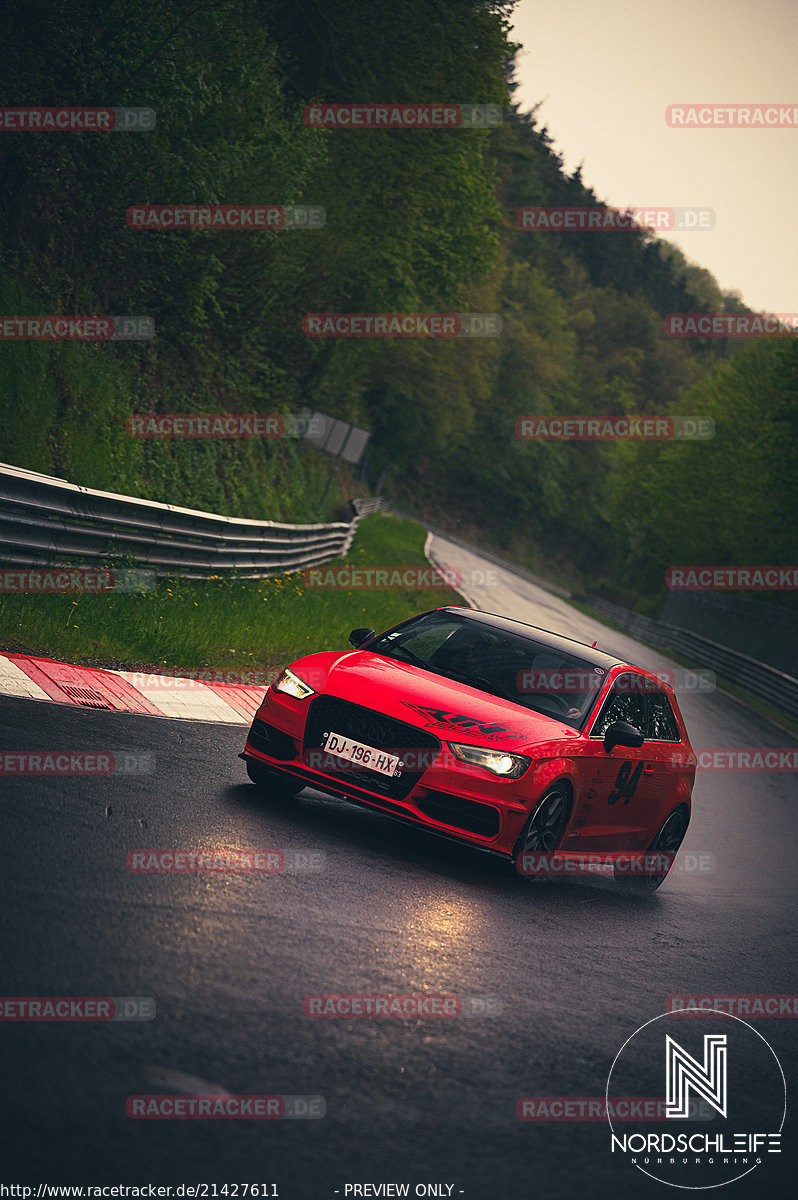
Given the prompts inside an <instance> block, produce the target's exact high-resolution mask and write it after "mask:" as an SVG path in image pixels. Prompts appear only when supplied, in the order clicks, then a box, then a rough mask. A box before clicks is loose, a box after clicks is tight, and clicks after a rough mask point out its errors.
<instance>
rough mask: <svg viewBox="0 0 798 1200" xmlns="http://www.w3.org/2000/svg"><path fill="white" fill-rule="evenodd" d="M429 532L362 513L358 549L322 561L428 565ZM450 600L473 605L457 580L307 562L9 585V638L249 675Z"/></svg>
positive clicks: (99, 658)
mask: <svg viewBox="0 0 798 1200" xmlns="http://www.w3.org/2000/svg"><path fill="white" fill-rule="evenodd" d="M425 537H426V534H425V531H424V529H423V528H422V527H421V526H420V525H416V524H415V523H414V522H411V521H405V520H403V519H401V518H399V517H394V516H391V515H388V514H384V513H379V514H374V515H373V516H370V517H365V518H364V519H363V520H362V521H361V522H360V524H359V526H358V530H357V533H356V535H355V540H354V542H353V544H352V547H351V549H350V552H349V554H348V555H347V556H346V558H340V559H336V560H335V561H334V562H330V563H326V564H324V566H323V567H322V568H318V569H320V570H322V571H323V572H325V573H326V572H327V571H328V570H330V569H334V568H337V567H344V566H348V567H358V568H361V567H386V566H387V567H402V568H407V567H428V565H429V564H428V563H427V559H426V558H425V556H424V541H425ZM105 565H107V566H109V567H110V566H112V564H110V563H109V564H105ZM447 604H463V600H462V597H460V596H459V595H458V594H457V593H456V592H453V591H452V590H451V589H449V588H445V587H441V588H435V589H432V590H430V589H416V590H388V589H385V590H378V589H369V590H366V589H365V588H364V589H357V590H355V589H353V590H348V591H347V590H344V589H342V588H337V587H307V586H306V584H305V577H304V572H302V571H298V572H294V573H285V574H283V575H279V576H277V577H276V578H272V579H246V580H241V579H238V580H236V579H232V578H229V577H225V578H222V577H215V578H213V579H210V580H207V581H206V580H202V581H196V580H187V579H161V580H159V581H158V586H157V590H155V591H153V592H145V593H142V594H138V595H136V594H123V593H117V592H106V593H104V594H103V593H101V594H99V595H88V594H83V595H80V596H79V597H77V598H76V597H75V595H74V594H67V595H31V594H28V595H4V596H2V597H0V644H2V646H3V648H4V649H5V650H6V651H11V652H17V653H27V654H36V655H42V656H44V657H48V658H57V659H62V660H64V661H66V662H71V663H77V664H81V665H86V666H98V667H112V668H116V669H118V670H132V671H148V670H151V671H156V672H157V671H161V672H169V671H172V670H175V669H178V670H182V669H187V670H200V669H203V670H204V669H210V670H212V671H214V672H224V673H225V677H228V678H230V679H231V680H233V681H234V680H235V679H236V678H239V679H241V681H242V682H246V681H247V677H248V675H250V674H251V673H254V672H258V673H261V672H266V673H270V672H273V671H274V670H275V669H278V668H280V667H282V666H283V665H284V664H285V663H287V662H290V661H291V660H292V659H294V658H298V657H299V656H300V655H302V654H310V653H311V652H312V651H315V650H330V649H335V648H336V647H341V648H345V647H347V644H348V643H347V638H348V636H349V632H350V630H351V629H353V628H354V627H356V626H358V625H368V626H371V627H372V628H374V629H377V630H378V631H379V630H382V629H386V628H388V627H389V626H391V625H395V624H396V623H397V622H399V621H402V620H405V619H406V618H407V617H411V616H413V615H414V614H415V613H419V612H424V611H426V610H427V609H430V608H439V607H441V606H443V605H447ZM253 682H256V681H255V680H253Z"/></svg>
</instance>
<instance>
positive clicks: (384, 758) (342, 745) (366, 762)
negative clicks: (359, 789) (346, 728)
mask: <svg viewBox="0 0 798 1200" xmlns="http://www.w3.org/2000/svg"><path fill="white" fill-rule="evenodd" d="M322 746H323V747H324V749H325V750H328V751H329V752H330V753H331V754H335V755H336V757H337V758H343V759H345V760H346V761H347V762H351V763H352V764H353V766H356V767H368V769H369V770H370V771H378V772H379V774H380V775H401V774H402V765H403V764H402V760H401V758H398V757H397V756H396V755H395V754H388V752H387V751H386V750H377V749H375V747H374V746H366V745H364V744H363V742H356V741H354V739H353V738H349V737H344V735H343V734H342V733H325V735H324V739H323V741H322Z"/></svg>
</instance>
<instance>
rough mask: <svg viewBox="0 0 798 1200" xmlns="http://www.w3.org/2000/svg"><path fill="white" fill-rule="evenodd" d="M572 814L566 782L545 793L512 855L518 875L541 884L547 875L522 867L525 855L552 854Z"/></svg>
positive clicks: (530, 816) (533, 811)
mask: <svg viewBox="0 0 798 1200" xmlns="http://www.w3.org/2000/svg"><path fill="white" fill-rule="evenodd" d="M570 815H571V796H570V792H569V790H568V788H567V787H566V786H565V785H563V784H555V785H554V786H553V787H551V788H549V790H548V791H547V792H546V793H545V795H544V796H543V799H542V800H541V801H540V802H539V803H538V804H537V805H536V806H535V808H534V809H533V810H532V812H531V813H530V815H529V820H528V821H527V823H526V825H524V828H523V830H522V831H521V836H520V837H519V839H518V842H517V844H516V850H515V854H514V855H513V865H514V866H515V869H516V871H517V872H518V874H519V875H523V876H524V878H525V879H531V880H533V881H535V882H537V883H539V882H540V881H541V880H543V879H547V878H549V876H548V875H546V874H545V873H544V874H541V875H536V874H535V873H534V872H527V871H524V870H523V869H522V862H523V856H524V854H530V853H538V854H540V853H545V854H553V853H554V851H555V850H557V848H558V847H559V845H560V842H561V841H562V835H563V834H564V833H565V830H566V827H567V825H568V818H569V817H570Z"/></svg>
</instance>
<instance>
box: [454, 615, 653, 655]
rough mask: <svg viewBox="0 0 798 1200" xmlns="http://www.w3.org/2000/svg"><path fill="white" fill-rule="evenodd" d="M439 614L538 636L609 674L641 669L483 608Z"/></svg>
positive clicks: (540, 639)
mask: <svg viewBox="0 0 798 1200" xmlns="http://www.w3.org/2000/svg"><path fill="white" fill-rule="evenodd" d="M437 612H451V613H457V614H458V616H467V617H468V619H469V620H471V621H475V622H477V623H479V624H481V625H490V626H491V627H492V628H494V629H506V630H507V632H508V633H517V634H520V635H521V636H522V637H530V636H531V635H532V634H534V635H535V641H536V642H540V643H542V644H544V645H547V646H550V647H551V648H552V649H553V650H559V651H560V652H561V653H563V654H574V655H578V657H579V658H582V659H584V661H585V662H587V663H590V664H591V666H594V667H604V669H605V670H607V671H610V670H612V668H613V667H619V666H630V667H633V669H634V670H639V669H640V668H639V667H634V664H633V663H629V662H628V661H627V659H625V658H615V656H614V655H612V654H605V653H604V651H603V650H597V649H595V647H593V646H589V645H588V644H587V643H586V642H577V641H576V639H575V638H569V637H563V636H562V635H561V634H559V633H552V632H551V630H550V629H542V628H541V627H540V626H538V625H528V624H527V623H526V621H516V620H515V619H514V618H513V617H502V616H499V615H498V613H486V612H482V611H481V610H479V609H473V608H465V607H463V606H461V605H456V604H452V605H448V606H447V607H446V608H439V609H437Z"/></svg>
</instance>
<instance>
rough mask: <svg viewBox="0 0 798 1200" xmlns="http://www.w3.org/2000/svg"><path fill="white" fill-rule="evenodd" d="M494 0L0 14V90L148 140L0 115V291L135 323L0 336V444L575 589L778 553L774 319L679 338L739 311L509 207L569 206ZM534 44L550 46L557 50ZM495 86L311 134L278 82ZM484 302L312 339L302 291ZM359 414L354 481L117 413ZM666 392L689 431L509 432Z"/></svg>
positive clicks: (571, 192)
mask: <svg viewBox="0 0 798 1200" xmlns="http://www.w3.org/2000/svg"><path fill="white" fill-rule="evenodd" d="M512 8H513V5H512V4H511V3H498V2H492V0H439V2H438V3H436V4H435V5H434V6H430V5H429V4H426V3H422V2H421V0H403V3H402V4H401V5H394V4H390V5H389V4H381V3H364V2H362V0H339V2H338V3H336V4H335V5H334V6H326V5H324V4H321V3H318V2H317V0H290V2H289V0H208V2H205V3H203V2H200V3H198V4H196V5H186V6H185V7H183V8H180V9H178V10H177V11H176V12H169V11H168V10H167V9H166V8H165V7H164V6H163V5H162V4H158V3H154V2H151V0H143V2H142V3H141V4H138V5H136V6H132V7H131V6H129V5H125V4H122V3H119V2H114V0H112V2H110V3H108V4H107V5H104V6H102V8H100V9H98V7H97V5H96V4H93V3H91V2H89V0H68V2H67V0H47V3H42V2H39V0H25V2H24V3H22V2H19V3H14V2H10V3H7V4H6V5H5V13H6V19H5V21H4V27H5V28H4V41H5V44H4V49H3V63H2V71H1V73H0V106H6V107H11V106H22V105H47V104H68V105H73V106H84V105H85V106H97V105H114V106H125V105H126V106H135V107H149V108H152V109H154V110H155V112H156V115H157V120H156V124H155V127H154V129H150V130H148V131H137V132H124V131H114V132H109V133H88V132H87V133H81V134H60V133H52V134H50V133H39V134H34V133H11V132H6V133H4V134H3V135H2V142H1V143H0V153H2V173H3V181H4V185H5V186H4V189H3V196H2V201H0V203H1V204H2V220H1V221H0V296H1V297H2V300H1V307H2V311H3V313H5V314H37V313H38V314H54V313H63V314H92V313H104V314H136V315H146V316H148V317H150V318H152V319H153V320H154V322H155V329H156V336H155V338H153V339H152V340H149V341H140V342H68V343H53V342H44V341H34V342H16V343H11V342H4V343H2V344H1V345H0V457H2V459H3V460H4V461H6V462H10V463H12V464H15V465H18V466H23V467H28V468H32V469H35V470H42V471H46V472H49V473H54V474H57V475H60V476H63V477H65V478H68V479H69V480H71V481H72V482H75V483H79V484H83V485H86V486H92V487H99V488H107V489H112V490H116V491H123V492H129V493H131V494H137V495H141V496H145V497H148V498H151V499H155V500H160V501H165V502H170V503H176V504H183V505H188V506H194V507H201V508H207V509H213V510H215V511H223V512H227V513H229V514H231V515H240V516H251V517H266V518H273V519H278V520H288V521H294V520H295V521H305V520H317V519H329V518H330V517H333V516H336V515H340V510H341V508H342V505H343V502H344V500H346V499H348V498H350V497H351V496H353V495H356V494H361V495H362V494H365V493H366V492H367V491H368V489H369V487H373V486H374V485H375V484H376V482H377V480H378V479H383V480H384V481H385V482H384V490H385V494H386V495H387V496H388V497H390V498H392V499H393V500H394V501H395V502H396V503H397V504H399V505H401V506H402V507H404V508H407V509H410V510H412V511H414V512H416V513H418V514H423V515H425V516H427V517H428V518H429V519H430V520H432V521H434V522H436V523H438V524H440V525H442V526H444V527H446V528H449V529H450V530H451V531H452V532H457V531H466V532H468V533H469V534H470V535H471V536H473V537H475V538H476V539H477V540H479V541H481V542H482V543H483V544H484V545H485V546H487V547H492V548H495V549H499V550H500V551H503V552H504V553H507V554H511V555H513V556H515V557H516V558H518V559H519V560H522V561H524V562H525V563H526V564H527V565H533V566H538V568H539V569H546V570H549V571H550V572H552V573H553V574H554V575H556V576H557V577H559V578H562V579H565V580H566V581H570V582H571V583H572V584H573V585H574V586H576V587H577V588H578V589H580V590H584V591H588V590H593V591H595V590H601V591H603V592H604V593H605V594H606V595H608V596H611V597H613V598H616V599H619V600H620V601H621V602H623V603H627V604H629V605H635V604H638V603H640V602H642V603H643V604H645V603H646V602H648V603H650V604H653V603H654V602H655V601H656V599H657V597H658V596H660V595H661V594H662V593H663V590H664V583H663V580H664V572H665V569H666V567H667V566H669V565H671V564H674V563H718V564H731V563H745V562H749V561H755V562H760V563H774V564H783V563H789V562H794V561H796V559H798V540H797V538H796V528H797V527H798V523H796V522H795V521H794V520H793V519H791V514H794V513H795V512H796V500H798V495H797V494H796V493H797V491H798V470H796V467H798V462H796V461H795V460H796V457H797V456H798V436H796V435H797V434H798V347H796V344H795V341H794V339H789V338H786V339H779V340H771V341H751V342H742V341H734V340H731V339H709V338H699V339H686V340H677V339H672V338H668V337H667V336H666V335H665V328H664V325H665V317H666V315H667V314H668V313H670V312H689V311H743V310H744V305H743V304H742V301H741V300H740V298H739V297H738V296H736V295H735V294H724V293H722V291H721V290H720V288H719V286H718V284H717V283H716V281H715V280H714V279H713V277H712V276H711V275H710V274H709V273H708V272H707V271H705V270H703V269H702V268H700V267H698V266H696V265H695V264H692V263H690V262H688V261H687V260H686V259H685V257H684V256H683V255H682V253H681V252H680V251H679V250H678V249H677V248H676V247H675V246H673V245H671V244H669V243H668V242H667V240H666V239H665V238H663V237H660V236H656V235H655V234H654V233H652V232H649V231H647V230H643V229H630V230H628V231H624V232H611V233H607V234H601V233H597V232H584V233H582V232H568V233H556V232H547V231H543V230H534V231H528V230H521V229H519V228H518V226H517V223H516V212H517V210H518V208H519V207H521V206H524V205H597V204H599V203H600V202H601V201H600V199H599V198H598V197H596V196H595V194H594V193H593V191H592V190H591V189H590V187H589V186H588V184H587V183H586V182H585V181H584V180H583V179H582V177H581V173H580V172H579V171H576V172H574V173H572V174H568V173H566V171H565V170H564V168H563V164H562V160H561V158H560V156H559V155H558V153H557V151H556V148H555V143H554V137H553V133H556V131H553V133H550V132H549V131H548V130H547V129H546V128H545V127H542V126H541V125H540V123H539V120H538V115H537V113H536V112H535V111H532V112H522V111H520V110H519V107H518V105H517V104H516V103H515V102H514V100H513V90H514V89H513V58H514V54H515V51H516V49H517V47H515V46H514V44H513V42H512V40H511V29H510V25H511V16H512ZM559 52H562V53H567V48H560V50H559ZM320 102H327V103H332V104H334V103H352V102H359V103H365V102H373V103H376V102H395V103H413V102H435V103H476V104H483V105H495V106H499V107H500V108H502V109H503V111H504V120H503V121H502V123H501V124H500V125H498V126H497V127H495V128H484V129H483V128H468V129H442V130H426V129H424V130H421V129H419V130H407V131H405V130H394V129H388V130H383V129H353V130H342V129H327V128H309V127H308V125H306V123H305V121H304V120H303V112H304V109H305V106H306V105H309V104H314V103H320ZM159 204H183V205H191V204H260V205H262V204H278V205H288V204H312V205H320V206H322V207H323V208H324V210H325V214H326V219H325V223H324V225H323V226H321V227H320V228H312V229H310V228H309V229H302V228H296V229H258V230H240V231H229V230H216V229H206V230H199V229H194V230H192V229H180V230H174V231H157V230H150V229H134V228H131V227H129V226H128V225H127V223H126V213H127V210H128V209H129V208H130V207H131V206H136V205H138V206H142V205H159ZM325 312H354V313H369V312H371V313H390V312H400V313H411V312H444V313H446V312H476V313H498V314H499V315H500V316H501V320H502V329H501V336H500V337H495V338H450V339H432V338H425V339H408V338H369V339H332V338H319V339H314V338H312V337H308V336H307V335H306V334H305V333H304V332H303V316H304V315H305V314H306V313H325ZM305 406H310V407H312V408H313V409H319V410H322V411H324V412H328V413H331V414H333V415H335V416H339V417H343V418H346V419H349V420H352V421H355V422H357V423H358V424H360V425H363V426H365V427H366V428H368V429H370V430H371V431H372V437H371V441H370V444H369V451H368V459H367V462H366V463H365V465H364V470H363V471H362V472H361V477H360V478H358V479H356V478H355V477H354V476H353V475H352V473H351V471H350V470H345V469H340V470H339V471H338V474H337V477H336V487H335V488H333V489H332V490H331V491H330V492H329V499H328V501H327V504H326V507H325V508H324V509H323V510H322V509H321V508H320V504H321V497H322V495H323V493H324V485H325V480H326V478H327V474H328V472H329V470H330V465H331V464H330V460H329V459H328V458H325V456H323V455H321V454H319V453H318V452H317V451H315V450H313V449H312V448H311V447H309V446H302V445H300V444H298V443H297V442H295V441H289V440H283V441H254V440H250V441H224V440H208V439H203V440H198V441H166V440H142V439H136V438H131V437H129V436H128V435H127V433H126V430H125V421H126V418H127V417H128V416H129V415H130V414H132V413H149V412H160V413H174V412H181V413H209V412H242V413H255V412H257V413H286V412H297V411H298V410H299V409H300V408H302V407H305ZM569 414H570V415H624V414H625V415H646V416H648V415H660V414H666V415H669V414H689V415H693V414H698V415H703V416H708V417H711V418H712V419H713V420H714V422H715V430H716V432H715V436H714V438H712V439H711V440H709V441H685V442H656V443H641V442H630V441H627V442H610V441H605V442H534V441H528V440H522V439H520V438H518V437H517V436H516V422H517V420H518V419H519V418H520V417H525V416H529V415H559V416H564V415H569Z"/></svg>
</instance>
